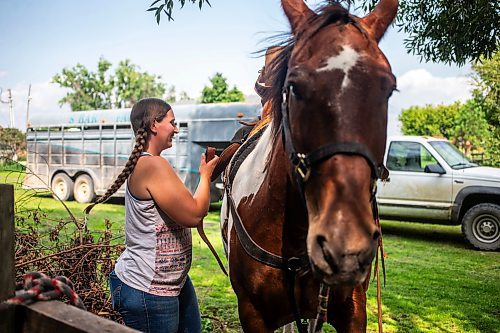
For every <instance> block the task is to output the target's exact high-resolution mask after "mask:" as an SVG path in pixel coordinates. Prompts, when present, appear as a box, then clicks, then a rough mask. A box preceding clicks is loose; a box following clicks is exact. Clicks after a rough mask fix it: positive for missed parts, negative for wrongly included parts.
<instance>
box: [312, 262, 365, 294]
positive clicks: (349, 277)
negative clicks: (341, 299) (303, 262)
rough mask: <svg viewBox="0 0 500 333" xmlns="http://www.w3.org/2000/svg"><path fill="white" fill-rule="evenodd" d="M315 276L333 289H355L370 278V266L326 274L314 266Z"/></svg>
mask: <svg viewBox="0 0 500 333" xmlns="http://www.w3.org/2000/svg"><path fill="white" fill-rule="evenodd" d="M312 270H313V273H314V276H315V277H316V278H317V279H318V280H319V281H321V282H322V283H324V284H326V285H329V286H333V287H350V288H354V287H356V286H358V285H360V284H361V283H363V282H364V281H365V279H366V277H367V276H368V272H369V266H368V267H366V268H360V269H357V270H354V271H340V272H336V273H331V271H330V272H325V271H324V270H321V269H320V268H319V267H318V266H316V265H314V264H313V265H312Z"/></svg>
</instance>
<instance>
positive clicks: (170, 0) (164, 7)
mask: <svg viewBox="0 0 500 333" xmlns="http://www.w3.org/2000/svg"><path fill="white" fill-rule="evenodd" d="M161 1H163V4H161V5H159V6H157V5H158V3H160V2H161ZM178 1H179V2H180V8H181V9H182V8H184V5H185V4H186V0H178ZM187 1H188V2H191V3H193V4H194V3H198V7H199V8H200V10H201V9H202V7H203V4H205V3H206V4H207V5H208V6H209V7H212V5H211V4H210V2H209V1H208V0H187ZM173 8H174V0H156V1H154V2H153V3H152V4H151V5H149V9H148V10H147V11H148V12H151V11H154V15H155V18H156V23H158V24H160V20H161V15H162V13H163V14H165V15H166V16H167V18H168V20H169V21H173V20H174V18H173V16H172V11H173Z"/></svg>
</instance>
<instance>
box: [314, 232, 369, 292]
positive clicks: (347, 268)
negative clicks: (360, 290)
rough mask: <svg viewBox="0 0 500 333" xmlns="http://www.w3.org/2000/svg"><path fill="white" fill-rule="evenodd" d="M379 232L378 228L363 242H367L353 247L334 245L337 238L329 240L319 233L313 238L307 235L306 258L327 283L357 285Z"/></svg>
mask: <svg viewBox="0 0 500 333" xmlns="http://www.w3.org/2000/svg"><path fill="white" fill-rule="evenodd" d="M378 235H379V232H377V233H376V234H375V235H374V236H373V239H371V240H369V241H368V242H366V243H365V245H366V246H364V247H358V248H357V249H356V250H353V249H351V250H347V249H345V248H341V246H334V245H333V244H335V243H336V242H334V241H330V242H328V241H327V239H326V238H325V237H324V236H322V235H316V236H313V239H309V237H308V252H309V259H310V261H311V264H312V268H313V272H314V274H315V275H316V277H318V278H319V279H321V280H322V282H324V283H326V284H328V285H336V286H348V287H354V286H356V285H359V284H360V283H362V282H363V281H364V280H365V279H366V276H367V274H368V272H369V270H370V267H371V266H370V264H371V262H372V261H373V258H374V257H375V253H376V247H377V242H378ZM337 243H340V242H337ZM337 245H339V244H337Z"/></svg>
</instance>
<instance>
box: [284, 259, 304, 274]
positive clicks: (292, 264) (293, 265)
mask: <svg viewBox="0 0 500 333" xmlns="http://www.w3.org/2000/svg"><path fill="white" fill-rule="evenodd" d="M286 268H287V269H288V270H289V271H290V272H297V271H298V270H300V269H301V268H302V267H301V260H300V258H297V257H291V258H288V260H287V261H286Z"/></svg>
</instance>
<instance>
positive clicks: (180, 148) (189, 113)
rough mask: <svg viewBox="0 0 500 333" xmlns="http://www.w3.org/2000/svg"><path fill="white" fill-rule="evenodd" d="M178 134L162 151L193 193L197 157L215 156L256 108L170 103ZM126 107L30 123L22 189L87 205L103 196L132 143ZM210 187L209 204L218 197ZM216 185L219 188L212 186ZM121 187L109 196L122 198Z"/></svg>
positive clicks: (61, 114)
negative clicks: (210, 152)
mask: <svg viewBox="0 0 500 333" xmlns="http://www.w3.org/2000/svg"><path fill="white" fill-rule="evenodd" d="M173 110H174V113H175V117H176V122H177V126H178V128H179V133H178V134H177V135H175V136H174V142H173V147H172V148H170V149H167V150H165V151H163V152H162V154H161V156H163V157H164V158H166V159H167V160H168V161H169V162H170V164H171V165H172V167H173V168H174V170H175V171H176V172H177V174H178V176H179V178H180V179H181V180H182V181H183V182H184V184H185V185H186V187H187V188H188V189H189V190H190V191H191V192H194V190H195V188H196V185H197V184H198V180H199V172H198V166H199V163H200V156H201V154H202V153H203V152H204V151H205V149H206V147H207V146H211V147H215V148H216V150H217V153H218V154H219V153H220V152H222V150H223V149H224V148H225V147H226V146H228V145H229V143H230V140H231V138H232V137H233V135H234V133H235V132H236V130H237V129H238V128H239V127H240V126H241V124H240V121H252V120H254V119H255V118H257V117H258V116H259V115H260V112H261V106H260V104H246V103H224V104H194V105H174V106H173ZM130 111H131V109H117V110H99V111H80V112H59V113H55V114H48V115H38V116H36V117H33V118H32V119H30V126H29V127H28V129H27V135H26V140H27V150H28V157H27V164H26V177H25V179H24V182H23V187H24V188H31V189H47V188H48V187H49V188H50V189H51V190H52V192H53V193H54V194H55V195H57V196H58V197H59V198H60V199H62V200H72V199H73V198H74V199H75V200H76V201H78V202H84V203H85V202H91V201H92V200H94V198H95V197H96V195H103V194H104V193H105V191H106V189H107V188H108V187H109V186H110V185H111V184H112V182H113V181H114V179H115V177H116V176H117V175H118V174H119V173H120V172H121V171H122V169H123V167H124V165H125V163H126V162H127V160H128V158H129V155H130V153H131V151H132V148H133V145H134V135H133V131H132V127H131V125H130ZM218 183H219V184H216V183H213V184H212V192H211V193H212V201H215V200H218V199H219V198H220V196H221V194H222V191H221V186H220V181H219V182H218ZM217 185H219V186H217ZM124 194H125V190H124V186H122V187H121V188H120V190H118V191H117V192H116V193H115V195H114V196H121V197H123V196H124Z"/></svg>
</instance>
